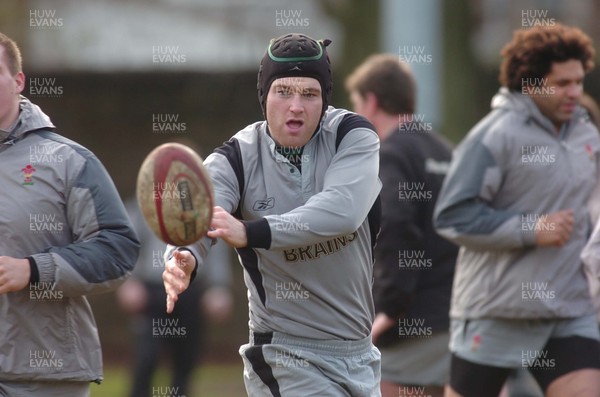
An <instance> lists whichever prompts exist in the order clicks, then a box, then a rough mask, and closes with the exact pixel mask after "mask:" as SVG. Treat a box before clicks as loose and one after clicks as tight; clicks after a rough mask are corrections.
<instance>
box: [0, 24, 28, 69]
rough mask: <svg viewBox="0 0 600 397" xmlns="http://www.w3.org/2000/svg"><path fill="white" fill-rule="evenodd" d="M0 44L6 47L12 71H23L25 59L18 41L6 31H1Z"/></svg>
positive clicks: (9, 67)
mask: <svg viewBox="0 0 600 397" xmlns="http://www.w3.org/2000/svg"><path fill="white" fill-rule="evenodd" d="M0 46H2V47H4V55H5V57H6V63H7V65H8V69H9V70H10V72H11V73H12V74H13V75H15V74H17V73H19V72H21V71H22V62H23V61H22V59H21V51H20V50H19V47H18V46H17V43H15V41H14V40H13V39H11V38H10V37H8V36H7V35H5V34H4V33H0Z"/></svg>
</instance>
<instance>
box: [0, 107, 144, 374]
mask: <svg viewBox="0 0 600 397" xmlns="http://www.w3.org/2000/svg"><path fill="white" fill-rule="evenodd" d="M53 129H54V126H53V125H52V123H51V122H50V119H49V118H48V117H47V116H46V115H45V114H44V113H42V111H41V110H40V108H39V107H37V106H36V105H34V104H32V103H31V102H30V101H29V100H27V99H26V98H24V97H23V98H22V99H21V102H20V116H19V119H18V121H17V123H16V124H15V126H14V127H13V128H12V129H11V131H10V132H6V131H0V142H1V145H0V186H1V188H0V255H2V256H10V257H15V258H26V257H30V258H32V259H33V260H34V261H35V263H36V265H37V268H38V270H39V282H38V283H34V284H30V285H29V286H28V287H26V288H25V289H24V290H21V291H18V292H12V293H7V294H3V295H0V381H44V380H53V381H56V380H65V381H69V380H73V381H99V380H101V379H102V355H101V350H100V342H99V338H98V332H97V329H96V324H95V321H94V317H93V315H92V311H91V309H90V306H89V304H88V302H87V300H86V298H85V296H84V295H88V294H95V293H100V292H106V291H109V290H112V289H114V288H115V287H117V286H118V285H119V284H120V283H121V282H122V281H124V280H125V278H126V277H127V276H128V275H129V273H130V271H131V270H132V268H133V266H134V264H135V261H136V258H137V255H138V250H139V243H138V241H137V237H136V235H135V233H134V231H133V230H132V228H131V226H130V223H129V220H128V218H127V215H126V213H125V209H124V207H123V204H122V202H121V199H120V197H119V195H118V193H117V190H116V188H115V186H114V184H113V182H112V180H111V179H110V177H109V175H108V173H107V172H106V170H105V169H104V167H103V166H102V164H101V163H100V161H98V159H97V158H96V157H95V156H94V155H93V154H92V153H91V152H90V151H88V150H87V149H85V148H83V147H82V146H80V145H78V144H76V143H75V142H73V141H70V140H68V139H66V138H64V137H61V136H59V135H57V134H55V133H54V132H52V130H53Z"/></svg>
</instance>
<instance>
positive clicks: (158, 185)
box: [136, 143, 214, 246]
mask: <svg viewBox="0 0 600 397" xmlns="http://www.w3.org/2000/svg"><path fill="white" fill-rule="evenodd" d="M136 195H137V200H138V204H139V206H140V210H141V211H142V214H143V216H144V219H145V220H146V222H147V223H148V226H149V227H150V229H152V231H153V232H154V233H155V234H156V235H157V236H158V238H159V239H161V240H162V241H164V242H165V243H168V244H172V245H177V246H182V245H189V244H192V243H194V242H196V241H197V240H199V239H200V238H202V237H203V236H204V235H206V232H207V231H208V228H209V227H210V222H211V219H212V213H213V205H214V201H213V188H212V183H211V181H210V176H209V175H208V172H207V171H206V169H205V168H204V166H203V165H202V158H201V157H200V156H199V155H198V154H197V153H196V152H194V151H193V150H192V149H190V148H189V147H187V146H185V145H182V144H180V143H165V144H164V145H160V146H158V147H157V148H155V149H154V150H153V151H152V152H150V153H149V154H148V156H147V157H146V159H145V160H144V162H143V163H142V166H141V167H140V172H139V174H138V178H137V185H136Z"/></svg>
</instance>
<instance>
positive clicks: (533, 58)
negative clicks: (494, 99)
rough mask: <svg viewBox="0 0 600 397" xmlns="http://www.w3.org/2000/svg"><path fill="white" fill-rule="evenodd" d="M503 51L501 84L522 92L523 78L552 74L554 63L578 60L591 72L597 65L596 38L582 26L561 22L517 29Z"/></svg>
mask: <svg viewBox="0 0 600 397" xmlns="http://www.w3.org/2000/svg"><path fill="white" fill-rule="evenodd" d="M500 54H501V55H502V57H503V60H502V63H501V65H500V75H499V80H500V84H501V85H502V86H504V87H508V88H509V89H511V90H516V91H520V90H521V89H522V87H523V81H526V80H528V79H538V78H543V77H544V76H546V75H547V74H548V73H550V70H551V69H552V64H553V63H554V62H566V61H569V60H572V59H574V60H578V61H581V65H582V66H583V69H584V71H585V72H586V73H588V72H589V71H591V70H592V69H593V68H594V55H595V51H594V47H593V45H592V40H591V39H590V38H589V37H588V36H587V35H586V34H585V33H583V32H582V31H581V30H580V29H578V28H576V27H570V26H565V25H561V24H559V23H557V24H556V25H554V26H543V27H542V26H539V27H535V28H532V29H527V30H524V29H518V30H516V31H515V32H514V34H513V38H512V40H511V41H510V42H509V43H507V44H506V45H505V46H504V48H503V49H502V51H501V52H500Z"/></svg>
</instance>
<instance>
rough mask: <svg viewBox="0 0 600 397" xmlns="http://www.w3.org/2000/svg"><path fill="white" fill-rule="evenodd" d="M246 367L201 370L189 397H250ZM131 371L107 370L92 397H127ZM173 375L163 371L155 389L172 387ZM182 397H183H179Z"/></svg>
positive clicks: (211, 366) (205, 367)
mask: <svg viewBox="0 0 600 397" xmlns="http://www.w3.org/2000/svg"><path fill="white" fill-rule="evenodd" d="M242 370H243V367H242V364H241V362H240V363H234V364H219V365H216V364H205V365H203V366H201V367H199V368H198V369H197V370H196V371H195V372H194V374H193V375H192V379H191V383H192V384H191V386H190V387H191V388H190V391H189V393H188V395H187V396H186V397H238V396H239V397H241V396H246V390H245V389H244V382H243V379H242ZM130 379H131V371H130V369H129V368H126V367H114V366H113V367H105V368H104V381H103V382H102V384H101V385H97V384H94V383H92V386H91V389H92V393H91V397H127V393H128V391H129V385H130ZM169 379H170V377H169V372H168V370H167V369H163V368H160V369H159V370H158V371H157V372H156V374H155V376H154V382H153V386H154V387H160V388H162V389H161V390H165V388H167V387H169ZM148 397H163V394H155V396H153V395H152V391H151V392H150V395H149V396H148ZM177 397H179V396H177Z"/></svg>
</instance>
